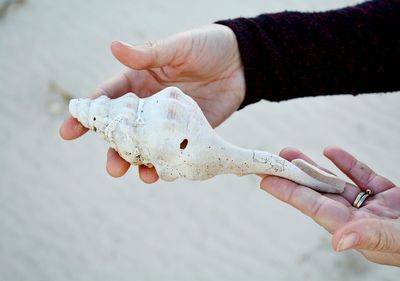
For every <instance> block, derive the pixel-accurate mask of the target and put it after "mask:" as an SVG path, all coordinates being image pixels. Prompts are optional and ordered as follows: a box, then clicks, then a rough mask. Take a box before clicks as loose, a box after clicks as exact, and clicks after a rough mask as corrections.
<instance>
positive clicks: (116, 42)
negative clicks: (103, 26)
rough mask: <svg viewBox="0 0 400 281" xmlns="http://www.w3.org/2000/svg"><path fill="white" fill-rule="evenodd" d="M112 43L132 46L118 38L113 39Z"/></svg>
mask: <svg viewBox="0 0 400 281" xmlns="http://www.w3.org/2000/svg"><path fill="white" fill-rule="evenodd" d="M112 44H114V45H115V44H116V45H122V46H125V47H129V48H131V47H132V45H131V44H128V43H126V42H124V41H119V40H115V41H113V42H112Z"/></svg>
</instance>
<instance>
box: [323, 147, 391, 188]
mask: <svg viewBox="0 0 400 281" xmlns="http://www.w3.org/2000/svg"><path fill="white" fill-rule="evenodd" d="M324 155H325V156H326V157H327V158H328V159H329V160H331V161H332V162H333V163H334V164H335V165H336V166H337V167H338V168H339V169H340V170H341V171H342V172H343V173H345V174H346V175H347V176H348V177H349V178H350V179H351V180H352V181H353V182H354V183H355V184H356V185H358V186H359V187H360V188H361V189H362V190H365V189H367V188H370V189H371V190H372V191H373V192H374V193H375V194H376V193H379V192H382V191H385V190H387V189H389V188H392V187H394V186H395V184H394V183H392V182H391V181H390V180H388V179H386V178H384V177H382V176H380V175H377V174H376V173H375V172H374V171H373V170H372V169H371V168H369V167H368V166H367V165H365V164H364V163H362V162H360V161H358V160H357V159H356V158H355V157H354V156H352V155H351V154H350V153H348V152H346V151H345V150H343V149H341V148H338V147H327V148H326V149H325V150H324Z"/></svg>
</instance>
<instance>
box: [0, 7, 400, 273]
mask: <svg viewBox="0 0 400 281" xmlns="http://www.w3.org/2000/svg"><path fill="white" fill-rule="evenodd" d="M4 2H5V1H3V3H4ZM246 2H247V3H246ZM355 2H356V1H351V0H348V1H333V0H329V1H317V0H312V1H311V0H309V1H294V0H285V1H278V0H276V1H266V0H264V1H262V0H257V1H251V3H250V2H249V1H239V0H221V1H211V0H204V1H196V2H190V1H183V0H171V1H159V0H158V1H136V0H130V1H106V0H103V1H94V0H91V1H78V0H73V1H72V0H71V1H51V0H48V1H45V0H35V1H32V0H27V3H26V4H24V5H21V6H19V7H10V9H9V11H8V13H7V14H6V16H5V17H2V18H1V19H0V38H1V40H0V66H1V69H0V85H1V89H0V97H1V100H2V101H1V103H0V131H1V133H0V141H1V144H2V145H1V148H0V157H1V160H2V161H1V164H0V168H1V169H0V171H1V176H0V280H161V279H162V280H266V279H271V280H326V281H331V280H332V281H333V280H343V281H345V280H363V281H368V280H395V279H398V276H399V273H400V271H399V270H398V269H396V268H392V267H385V266H378V265H373V264H370V263H368V262H366V261H364V259H363V258H361V257H360V256H359V255H358V254H357V253H356V252H348V253H343V254H337V253H334V252H333V250H332V249H331V247H330V236H329V235H328V234H326V233H325V231H324V230H322V229H321V228H320V227H318V226H316V225H315V224H314V223H313V222H312V221H311V220H309V219H307V218H305V217H304V216H303V215H302V214H300V213H299V212H297V211H295V210H293V209H291V208H289V207H287V206H285V205H283V204H282V203H281V202H278V201H277V200H275V199H273V198H272V197H271V196H269V195H267V194H265V193H264V192H262V191H260V190H259V188H258V185H259V179H258V178H257V177H242V178H239V177H236V176H220V177H217V178H214V179H212V180H209V181H206V182H188V181H184V180H181V181H178V182H175V183H162V182H160V183H157V184H156V185H153V186H146V185H144V184H143V183H141V182H140V181H139V180H138V179H137V177H136V175H137V173H136V171H134V170H133V169H132V171H131V172H130V173H129V175H128V176H126V177H124V178H122V179H113V178H110V177H109V176H108V175H107V174H106V172H105V169H104V164H105V151H106V144H105V143H103V142H102V141H101V140H100V139H99V138H98V137H96V136H94V135H91V134H88V135H87V136H85V137H83V138H82V139H80V140H77V141H75V142H65V141H62V140H61V139H60V138H59V136H58V127H59V125H60V122H61V121H62V119H63V117H64V116H65V115H66V107H65V104H64V102H63V100H62V98H60V96H59V95H58V94H56V93H59V92H60V91H61V90H60V89H54V86H53V87H50V85H52V83H53V84H54V83H55V84H56V85H58V86H57V87H60V88H63V89H65V90H66V91H68V92H70V93H72V94H73V95H75V96H86V95H88V93H90V91H91V90H93V89H94V88H95V87H96V85H97V84H99V83H100V82H101V81H103V80H104V79H106V78H109V77H110V76H111V75H113V74H115V73H117V72H118V71H119V69H120V68H121V66H120V65H119V64H118V63H117V62H116V61H115V60H114V59H113V58H112V56H111V54H110V52H109V43H110V41H111V40H113V39H122V40H125V41H127V42H132V43H140V42H143V41H144V40H148V39H155V38H159V37H162V36H166V35H168V34H171V33H174V32H177V31H181V30H186V29H188V28H191V27H195V26H199V25H203V24H207V23H210V22H213V21H215V20H218V19H223V18H229V17H237V16H255V15H257V14H259V13H262V12H268V11H269V12H270V11H280V10H283V9H300V10H320V9H328V8H336V7H340V6H344V5H348V4H353V3H355ZM0 3H1V1H0ZM399 105H400V94H399V93H394V94H386V95H363V96H358V97H352V96H336V97H322V98H308V99H300V100H293V101H289V102H282V103H279V104H276V103H275V104H274V103H268V102H261V103H259V104H257V105H253V106H249V107H247V108H246V109H245V110H242V111H240V112H238V113H236V114H234V116H233V117H232V118H231V119H230V120H229V121H228V122H226V123H225V124H223V125H222V126H221V127H220V128H219V129H218V131H219V133H220V134H221V135H222V136H223V137H225V138H226V139H228V140H230V141H231V142H233V143H236V144H238V145H241V146H245V147H252V148H259V149H265V150H268V151H271V152H274V153H278V152H279V150H280V149H281V148H283V147H285V146H288V145H290V146H295V147H299V148H301V149H302V150H304V151H305V152H306V153H308V154H310V155H311V156H312V157H314V158H315V159H316V160H318V161H319V162H320V163H322V164H324V165H326V166H327V167H329V168H332V165H331V164H330V163H328V162H327V161H326V160H325V159H323V158H322V156H321V151H322V149H323V148H324V147H325V146H326V145H328V144H334V145H339V146H342V147H344V148H346V149H348V150H349V151H351V152H353V153H354V154H355V155H356V156H358V157H359V158H360V159H362V160H363V161H365V162H366V163H368V164H370V166H372V167H373V168H375V169H376V170H377V171H378V172H380V173H382V174H383V175H386V176H388V177H389V178H390V179H392V180H393V181H395V182H397V183H400V174H399V170H398V163H399V160H400V147H399V143H400V142H399V140H400V126H399V120H400V111H399Z"/></svg>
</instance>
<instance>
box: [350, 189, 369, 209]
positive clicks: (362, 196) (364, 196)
mask: <svg viewBox="0 0 400 281" xmlns="http://www.w3.org/2000/svg"><path fill="white" fill-rule="evenodd" d="M370 195H372V190H371V189H369V188H368V189H366V190H365V191H361V192H360V193H358V195H357V197H356V199H355V200H354V202H353V207H355V208H357V209H359V208H360V207H361V205H362V204H363V203H364V201H365V200H366V199H367V198H368V196H370Z"/></svg>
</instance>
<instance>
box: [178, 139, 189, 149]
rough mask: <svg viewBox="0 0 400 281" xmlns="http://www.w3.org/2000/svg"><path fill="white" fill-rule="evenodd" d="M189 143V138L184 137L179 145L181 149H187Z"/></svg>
mask: <svg viewBox="0 0 400 281" xmlns="http://www.w3.org/2000/svg"><path fill="white" fill-rule="evenodd" d="M188 144H189V141H188V139H184V140H183V141H182V142H181V144H180V145H179V147H180V148H181V149H185V148H186V147H187V145H188Z"/></svg>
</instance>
